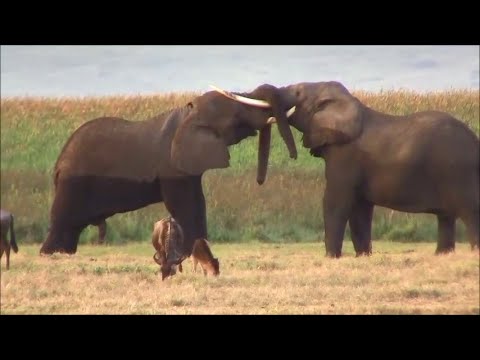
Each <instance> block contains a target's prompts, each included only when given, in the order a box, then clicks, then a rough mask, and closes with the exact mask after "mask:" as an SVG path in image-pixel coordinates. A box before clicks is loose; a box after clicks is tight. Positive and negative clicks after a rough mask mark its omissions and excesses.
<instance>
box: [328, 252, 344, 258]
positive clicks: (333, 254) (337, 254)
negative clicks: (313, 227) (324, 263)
mask: <svg viewBox="0 0 480 360" xmlns="http://www.w3.org/2000/svg"><path fill="white" fill-rule="evenodd" d="M326 257H327V258H331V259H339V258H341V257H342V252H341V251H328V250H327V253H326Z"/></svg>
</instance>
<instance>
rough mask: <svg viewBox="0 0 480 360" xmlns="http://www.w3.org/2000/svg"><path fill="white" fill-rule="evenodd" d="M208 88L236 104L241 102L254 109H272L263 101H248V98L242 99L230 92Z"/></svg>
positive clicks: (212, 86)
mask: <svg viewBox="0 0 480 360" xmlns="http://www.w3.org/2000/svg"><path fill="white" fill-rule="evenodd" d="M210 87H211V88H212V89H214V90H215V91H217V92H219V93H220V94H222V95H225V96H226V97H228V98H230V99H232V100H236V101H238V102H241V103H243V104H247V105H252V106H256V107H261V108H265V109H267V108H271V107H272V106H271V105H270V104H269V103H268V102H266V101H264V100H257V99H250V98H247V97H243V96H240V95H236V94H232V93H231V92H228V91H225V90H222V89H219V88H218V87H216V86H214V85H210Z"/></svg>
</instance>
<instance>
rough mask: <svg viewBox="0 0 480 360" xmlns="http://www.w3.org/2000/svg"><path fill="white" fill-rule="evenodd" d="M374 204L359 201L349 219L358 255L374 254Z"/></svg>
mask: <svg viewBox="0 0 480 360" xmlns="http://www.w3.org/2000/svg"><path fill="white" fill-rule="evenodd" d="M373 207H374V206H373V204H371V203H369V202H366V201H357V202H356V203H355V204H354V205H353V207H352V213H351V214H350V218H349V219H348V223H349V226H350V233H351V236H352V242H353V247H354V249H355V252H356V254H357V257H358V256H362V255H367V256H368V255H371V254H372V217H373Z"/></svg>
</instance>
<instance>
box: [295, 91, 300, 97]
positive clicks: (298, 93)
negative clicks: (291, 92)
mask: <svg viewBox="0 0 480 360" xmlns="http://www.w3.org/2000/svg"><path fill="white" fill-rule="evenodd" d="M295 96H296V97H297V98H298V97H300V90H297V91H296V92H295Z"/></svg>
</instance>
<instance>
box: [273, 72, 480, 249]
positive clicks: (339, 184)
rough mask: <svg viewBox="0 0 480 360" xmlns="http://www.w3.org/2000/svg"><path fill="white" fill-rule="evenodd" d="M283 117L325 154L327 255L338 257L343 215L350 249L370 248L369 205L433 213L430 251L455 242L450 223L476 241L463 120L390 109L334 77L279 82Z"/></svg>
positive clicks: (471, 157)
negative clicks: (433, 242)
mask: <svg viewBox="0 0 480 360" xmlns="http://www.w3.org/2000/svg"><path fill="white" fill-rule="evenodd" d="M277 91H278V96H277V98H280V100H278V101H279V102H280V103H283V105H280V104H279V106H281V107H283V109H288V108H289V107H291V106H296V109H295V112H294V113H293V115H292V116H291V117H289V118H288V121H289V124H290V125H291V126H293V127H294V128H296V129H297V130H299V131H300V132H301V133H303V137H302V142H303V146H304V147H305V148H307V149H309V151H310V154H311V155H312V156H314V157H320V158H323V160H324V161H325V178H326V189H325V193H324V196H323V212H324V213H323V217H324V223H325V239H324V241H325V247H326V255H327V256H329V257H335V258H338V257H340V256H341V255H342V244H343V238H344V234H345V228H346V224H347V222H348V224H349V227H350V231H351V238H352V242H353V245H354V249H355V252H356V255H357V256H361V255H370V254H371V253H372V243H371V238H372V233H371V232H372V216H373V210H374V206H375V205H377V206H381V207H385V208H390V209H393V210H397V211H401V212H409V213H427V214H434V215H436V217H437V223H438V235H437V247H436V251H435V254H443V253H449V252H452V251H454V250H455V226H456V220H457V219H458V218H460V219H461V220H462V221H463V223H464V224H465V226H466V229H467V236H468V239H469V241H470V244H471V248H472V250H473V249H474V248H475V247H477V248H479V177H480V161H479V156H480V154H479V150H480V142H479V138H478V136H477V135H476V134H475V133H474V132H473V131H472V130H471V129H470V128H469V127H468V126H467V125H466V124H464V123H463V122H461V121H460V120H458V119H456V118H454V117H453V116H452V115H450V114H448V113H445V112H440V111H433V110H432V111H423V112H416V113H411V114H408V115H404V116H394V115H391V114H386V113H381V112H378V111H376V110H375V109H372V108H369V107H368V106H366V105H365V104H363V103H361V102H360V100H359V99H358V98H356V97H354V96H353V95H352V94H351V93H350V92H349V91H348V90H347V88H346V87H345V86H344V85H343V84H342V83H340V82H338V81H325V82H302V83H298V84H293V85H289V86H285V87H278V88H277Z"/></svg>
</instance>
